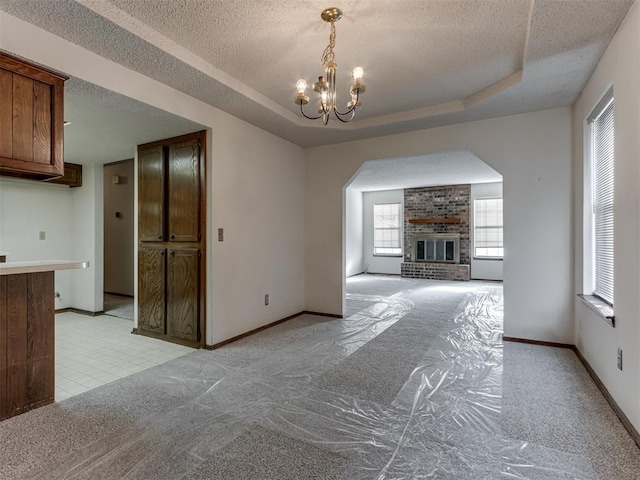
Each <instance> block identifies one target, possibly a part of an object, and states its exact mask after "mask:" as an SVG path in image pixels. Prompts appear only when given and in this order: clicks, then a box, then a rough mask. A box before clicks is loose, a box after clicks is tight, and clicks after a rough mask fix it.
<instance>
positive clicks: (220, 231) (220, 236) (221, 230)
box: [218, 228, 224, 242]
mask: <svg viewBox="0 0 640 480" xmlns="http://www.w3.org/2000/svg"><path fill="white" fill-rule="evenodd" d="M223 240H224V228H219V229H218V241H219V242H222V241H223Z"/></svg>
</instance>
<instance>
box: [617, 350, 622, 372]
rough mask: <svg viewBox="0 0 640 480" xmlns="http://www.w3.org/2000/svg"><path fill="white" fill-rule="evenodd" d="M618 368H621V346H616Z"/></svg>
mask: <svg viewBox="0 0 640 480" xmlns="http://www.w3.org/2000/svg"><path fill="white" fill-rule="evenodd" d="M618 370H622V348H620V347H618Z"/></svg>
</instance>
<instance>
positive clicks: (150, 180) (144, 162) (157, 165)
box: [138, 146, 165, 242]
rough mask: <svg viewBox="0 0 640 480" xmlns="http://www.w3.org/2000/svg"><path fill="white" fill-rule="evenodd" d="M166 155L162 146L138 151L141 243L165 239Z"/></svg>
mask: <svg viewBox="0 0 640 480" xmlns="http://www.w3.org/2000/svg"><path fill="white" fill-rule="evenodd" d="M164 216H165V213H164V155H163V149H162V146H157V147H151V148H141V149H139V151H138V235H139V236H140V241H141V242H161V241H163V239H164Z"/></svg>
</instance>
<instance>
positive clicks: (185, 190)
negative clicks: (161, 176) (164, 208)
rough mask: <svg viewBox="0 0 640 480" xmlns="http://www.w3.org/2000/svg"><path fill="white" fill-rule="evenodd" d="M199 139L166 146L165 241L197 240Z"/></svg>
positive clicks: (199, 184)
mask: <svg viewBox="0 0 640 480" xmlns="http://www.w3.org/2000/svg"><path fill="white" fill-rule="evenodd" d="M200 145H201V142H200V139H199V138H195V139H192V140H187V141H185V142H180V143H174V144H171V145H169V172H168V175H169V181H168V185H169V241H172V242H197V241H199V240H200V198H201V190H200V189H201V184H202V182H201V172H200V167H201V165H200V163H201V159H200Z"/></svg>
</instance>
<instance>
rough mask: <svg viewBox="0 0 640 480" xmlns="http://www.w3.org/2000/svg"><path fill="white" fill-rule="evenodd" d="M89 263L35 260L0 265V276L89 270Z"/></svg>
mask: <svg viewBox="0 0 640 480" xmlns="http://www.w3.org/2000/svg"><path fill="white" fill-rule="evenodd" d="M88 267H89V262H78V261H74V260H33V261H30V262H7V263H0V276H2V275H16V274H19V273H39V272H52V271H55V270H74V269H80V268H88Z"/></svg>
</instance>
